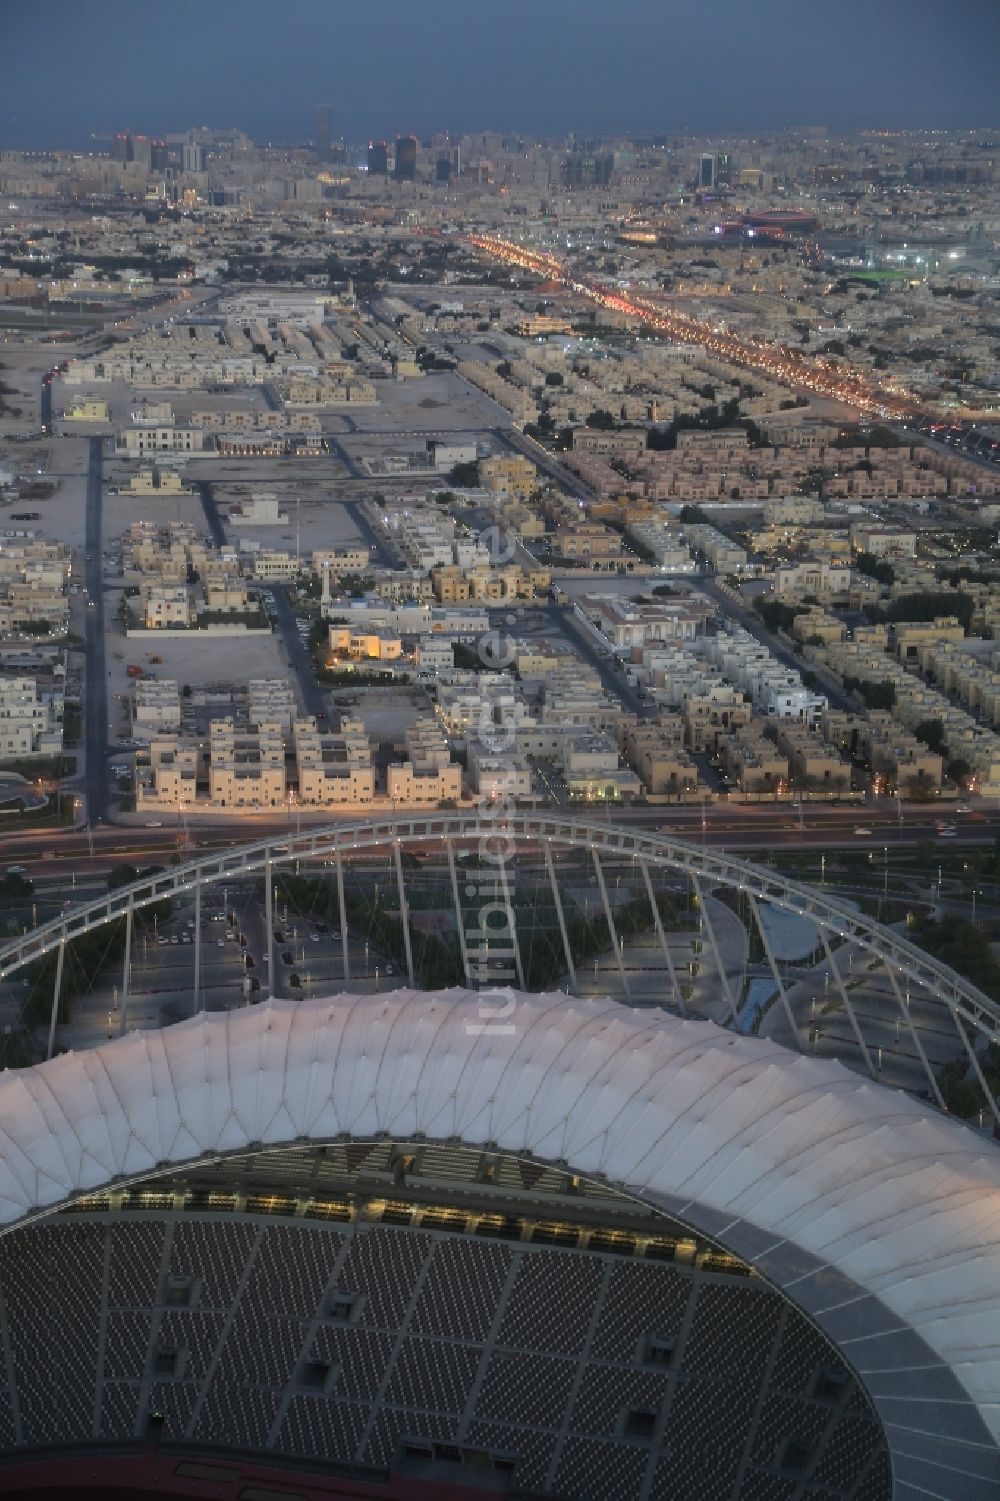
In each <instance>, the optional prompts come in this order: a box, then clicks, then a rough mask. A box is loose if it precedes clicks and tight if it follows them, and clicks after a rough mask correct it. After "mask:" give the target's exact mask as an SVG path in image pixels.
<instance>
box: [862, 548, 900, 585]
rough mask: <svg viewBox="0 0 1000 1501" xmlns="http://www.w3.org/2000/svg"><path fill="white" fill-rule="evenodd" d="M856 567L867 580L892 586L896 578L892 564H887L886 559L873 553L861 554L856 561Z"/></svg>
mask: <svg viewBox="0 0 1000 1501" xmlns="http://www.w3.org/2000/svg"><path fill="white" fill-rule="evenodd" d="M854 566H855V568H857V570H858V572H859V573H863V574H865V576H866V577H867V578H872V579H878V581H879V583H880V584H891V583H892V581H893V579H894V578H895V577H896V572H895V569H894V568H893V566H892V564H891V563H887V562H886V561H885V559H884V558H877V557H876V556H875V554H874V553H873V552H859V553H858V555H857V557H856V558H855V559H854Z"/></svg>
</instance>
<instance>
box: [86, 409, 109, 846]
mask: <svg viewBox="0 0 1000 1501" xmlns="http://www.w3.org/2000/svg"><path fill="white" fill-rule="evenodd" d="M89 442H90V455H89V458H88V462H87V515H86V526H85V532H84V535H85V539H86V541H85V548H84V551H85V560H84V578H85V588H86V595H87V603H86V607H85V615H86V621H85V626H84V631H85V638H84V639H85V642H86V664H87V665H86V677H85V682H86V694H85V701H84V706H83V743H84V757H85V763H86V781H85V786H86V793H87V817H88V819H89V820H90V824H91V827H92V828H93V827H95V826H96V825H97V824H99V823H105V822H106V821H107V817H108V669H107V664H106V662H105V658H104V642H105V629H106V628H105V621H104V559H103V556H102V552H101V546H102V535H101V534H102V527H101V502H102V494H101V484H102V464H103V452H102V447H101V439H100V438H91V439H90V440H89Z"/></svg>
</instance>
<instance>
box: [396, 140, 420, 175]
mask: <svg viewBox="0 0 1000 1501" xmlns="http://www.w3.org/2000/svg"><path fill="white" fill-rule="evenodd" d="M416 175H417V138H416V136H397V137H396V180H397V182H413V180H414V179H415V177H416Z"/></svg>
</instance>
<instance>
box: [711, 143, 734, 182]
mask: <svg viewBox="0 0 1000 1501" xmlns="http://www.w3.org/2000/svg"><path fill="white" fill-rule="evenodd" d="M732 181H733V159H732V157H731V156H730V154H729V152H728V151H720V152H719V153H718V155H717V156H716V158H715V186H716V187H717V188H728V187H731V186H732Z"/></svg>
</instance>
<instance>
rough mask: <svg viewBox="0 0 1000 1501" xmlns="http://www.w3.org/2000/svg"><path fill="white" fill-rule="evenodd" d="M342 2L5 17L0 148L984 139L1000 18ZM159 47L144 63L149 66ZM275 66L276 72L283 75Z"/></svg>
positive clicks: (982, 9)
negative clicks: (770, 136) (789, 137)
mask: <svg viewBox="0 0 1000 1501" xmlns="http://www.w3.org/2000/svg"><path fill="white" fill-rule="evenodd" d="M380 17H381V20H380V25H379V27H378V30H377V33H376V32H375V31H374V30H373V28H372V23H371V15H370V11H369V10H368V9H367V8H366V7H364V6H362V5H359V4H357V3H355V0H348V3H346V4H344V5H340V6H338V7H337V9H336V13H335V14H334V12H333V11H331V9H330V8H329V7H328V6H326V5H323V4H319V3H317V0H296V3H295V5H294V6H293V8H292V10H291V13H290V14H289V13H288V12H282V14H281V16H279V15H278V14H277V13H276V12H274V11H273V10H272V8H271V7H267V6H264V5H263V4H261V3H260V0H248V3H246V4H244V5H241V6H240V7H239V23H240V24H239V26H237V25H236V24H235V19H236V18H235V13H234V9H233V7H226V6H221V7H217V8H215V9H214V10H213V11H212V12H211V13H208V14H206V13H205V12H204V11H203V10H201V9H198V8H195V7H193V6H192V5H190V4H189V3H188V0H181V3H180V4H179V5H178V6H177V7H175V9H174V11H173V12H172V18H173V24H172V26H171V27H170V28H169V29H157V28H154V27H152V26H151V25H150V21H149V17H148V14H147V13H143V12H141V11H139V12H137V11H136V10H135V8H134V7H132V6H126V5H124V4H121V3H119V0H110V3H107V4H102V5H100V6H94V5H92V4H84V5H82V6H69V5H66V4H63V3H62V0H56V3H55V4H54V5H52V6H50V7H47V9H46V12H45V22H44V25H43V23H41V22H40V21H39V20H38V19H37V18H36V17H35V16H33V15H31V14H30V13H23V14H19V15H16V16H12V17H9V18H8V23H7V34H6V42H7V46H6V50H5V59H4V62H3V63H0V83H2V85H3V88H2V104H0V149H21V150H23V149H59V148H63V149H77V150H79V149H86V148H87V146H88V144H89V143H90V141H91V139H92V137H93V136H95V135H96V136H101V135H106V134H108V133H110V132H114V131H116V130H119V129H131V130H136V131H139V130H141V131H145V132H147V133H150V134H164V133H168V132H174V131H177V130H181V129H184V128H186V127H187V126H189V125H190V124H192V123H194V122H196V121H201V122H204V123H208V124H210V125H213V126H215V127H221V128H225V127H234V126H238V127H240V128H242V129H244V130H246V131H247V132H248V133H249V134H250V135H251V136H252V137H253V138H254V139H255V140H258V141H266V140H274V141H281V142H289V143H291V142H301V141H308V140H309V139H311V137H312V134H313V130H314V125H315V112H316V108H317V107H318V106H321V105H331V106H332V129H333V133H334V135H335V137H343V138H346V139H347V140H351V141H361V140H364V139H365V138H367V137H368V136H369V135H371V134H375V135H394V134H396V133H397V132H405V131H409V130H414V131H416V132H418V133H419V134H421V135H427V134H430V133H433V132H435V131H440V130H443V129H445V128H451V129H452V130H453V131H456V132H459V133H461V132H475V131H483V130H499V131H507V132H511V131H513V132H517V131H523V132H524V133H525V134H540V135H553V136H560V135H565V134H566V133H568V132H570V131H573V130H576V131H581V132H589V133H597V134H600V133H605V134H617V133H623V134H624V133H628V132H637V133H649V132H651V131H659V130H662V131H666V132H670V133H682V132H684V131H689V132H691V133H693V134H706V133H717V134H729V135H733V134H736V135H739V134H745V133H748V132H753V131H775V130H779V129H783V128H790V127H793V126H803V125H810V124H811V125H818V124H822V125H827V126H829V127H830V128H831V129H837V130H844V129H861V128H869V129H876V128H883V129H907V128H912V129H927V128H935V127H937V128H941V129H961V128H968V129H976V128H983V129H986V128H988V127H989V126H990V124H991V117H992V116H993V115H994V114H995V82H994V78H993V76H992V67H991V61H992V58H994V57H995V56H996V55H997V44H998V43H1000V12H998V11H997V8H996V7H995V6H994V5H992V4H990V3H988V0H959V3H957V4H955V5H953V6H951V7H950V8H949V13H948V17H947V29H946V31H943V28H942V20H941V13H940V8H939V7H935V6H934V5H933V4H932V3H931V0H917V3H915V4H906V5H904V4H903V3H902V0H883V3H882V4H880V5H878V6H876V7H871V6H864V5H862V4H861V0H845V4H843V5H841V6H840V7H839V8H838V10H837V12H836V14H835V15H834V16H831V17H830V18H829V19H821V18H820V17H818V16H816V15H815V14H808V13H804V12H803V10H802V8H801V7H799V6H796V5H793V4H792V3H791V0H771V3H770V4H769V5H768V6H767V7H766V8H764V10H763V11H762V12H760V13H759V14H756V15H754V16H753V17H752V18H750V19H749V20H748V17H747V12H746V10H745V8H744V7H743V6H741V5H738V4H737V3H736V0H719V3H718V4H717V5H715V6H714V7H713V8H712V10H711V13H698V12H697V11H696V10H695V9H694V8H692V7H684V6H680V5H676V4H667V5H663V4H653V3H651V0H626V3H625V4H624V5H622V6H619V7H618V8H617V9H616V11H615V15H614V20H613V24H612V23H611V22H609V20H608V18H607V16H606V14H605V7H604V6H602V5H600V4H598V3H596V0H578V4H577V5H576V6H575V8H574V17H575V24H574V25H573V26H572V28H570V27H569V26H568V25H567V23H566V14H565V12H564V11H563V10H562V8H561V7H557V6H555V5H549V6H543V7H541V8H539V7H537V6H529V5H527V4H526V3H524V0H508V3H507V4H506V5H505V6H503V7H502V8H501V9H500V10H498V11H497V12H495V13H494V15H493V18H492V24H491V25H490V26H486V27H481V28H479V27H477V28H476V29H475V30H473V29H472V28H471V27H470V26H469V23H468V17H467V12H466V11H465V10H464V8H463V7H461V6H459V5H458V4H456V3H455V0H432V3H430V4H427V5H425V6H423V7H419V8H415V7H412V6H407V5H403V4H402V3H397V0H390V3H388V4H387V5H385V6H383V7H382V9H381V11H380ZM151 46H152V47H153V55H152V56H151V54H150V48H151ZM275 59H278V61H277V62H276V61H275Z"/></svg>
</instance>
